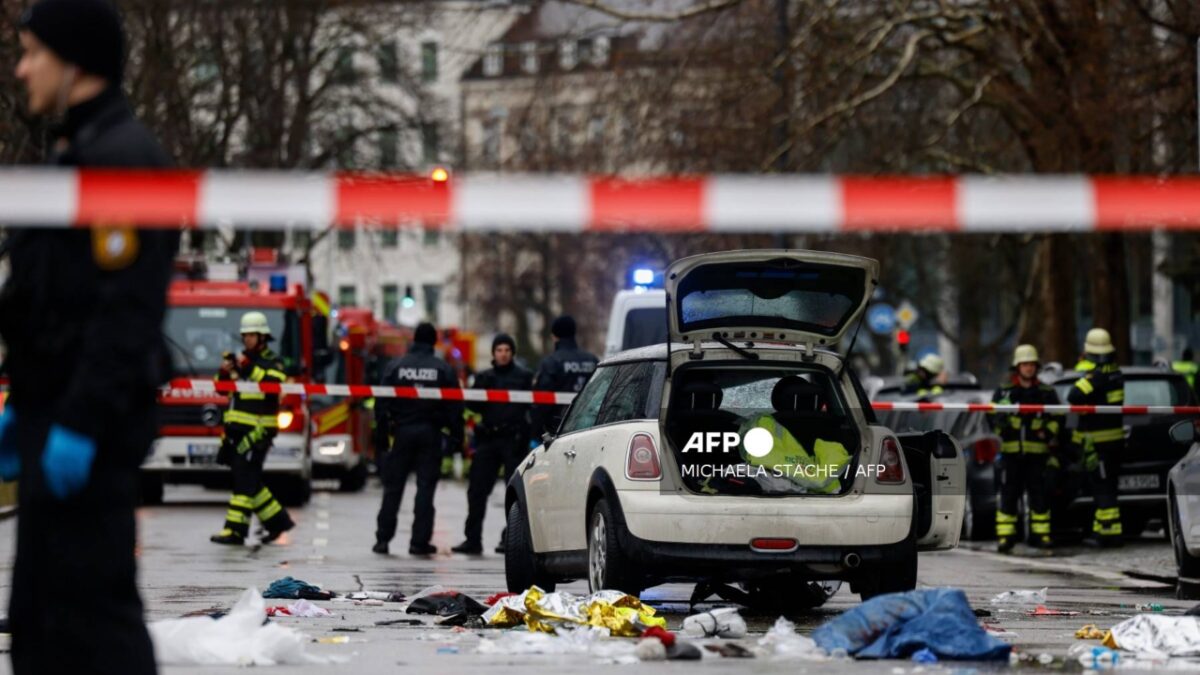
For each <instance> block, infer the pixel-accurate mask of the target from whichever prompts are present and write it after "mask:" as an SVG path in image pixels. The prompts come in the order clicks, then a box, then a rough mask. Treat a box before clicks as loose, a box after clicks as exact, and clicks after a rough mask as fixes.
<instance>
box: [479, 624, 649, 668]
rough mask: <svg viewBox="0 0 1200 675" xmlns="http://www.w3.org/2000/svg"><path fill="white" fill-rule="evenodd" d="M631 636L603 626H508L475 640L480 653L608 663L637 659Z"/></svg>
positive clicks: (625, 662) (629, 661)
mask: <svg viewBox="0 0 1200 675" xmlns="http://www.w3.org/2000/svg"><path fill="white" fill-rule="evenodd" d="M636 646H637V645H636V643H635V642H634V641H633V640H621V639H613V638H610V637H609V633H608V630H607V629H604V628H600V627H597V626H585V627H582V628H576V629H574V630H568V629H564V630H561V631H559V632H558V633H557V634H552V633H538V632H533V633H531V632H527V631H524V630H520V629H517V630H510V631H505V632H504V633H501V634H500V637H498V638H496V639H494V640H491V639H483V640H480V642H479V647H478V651H479V653H480V654H487V655H492V656H515V655H529V654H575V655H580V656H588V657H591V658H592V659H596V660H599V661H604V662H609V663H622V664H629V663H637V662H638V658H637V656H635V655H634V649H635V648H636Z"/></svg>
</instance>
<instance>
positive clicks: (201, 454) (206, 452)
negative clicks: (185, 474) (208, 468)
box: [187, 443, 219, 464]
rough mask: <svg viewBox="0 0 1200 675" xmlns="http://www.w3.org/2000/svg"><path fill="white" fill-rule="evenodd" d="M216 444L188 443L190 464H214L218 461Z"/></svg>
mask: <svg viewBox="0 0 1200 675" xmlns="http://www.w3.org/2000/svg"><path fill="white" fill-rule="evenodd" d="M218 447H219V446H218V445H217V444H216V443H188V446H187V454H188V464H213V463H215V462H216V461H217V449H218Z"/></svg>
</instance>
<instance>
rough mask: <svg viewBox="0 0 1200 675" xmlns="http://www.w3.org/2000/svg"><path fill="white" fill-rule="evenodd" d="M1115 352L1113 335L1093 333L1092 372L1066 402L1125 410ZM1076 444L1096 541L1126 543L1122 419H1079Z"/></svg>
mask: <svg viewBox="0 0 1200 675" xmlns="http://www.w3.org/2000/svg"><path fill="white" fill-rule="evenodd" d="M1114 351H1115V349H1114V348H1113V345H1112V338H1111V337H1110V336H1109V334H1108V331H1106V330H1104V329H1103V328H1093V329H1091V330H1089V331H1088V333H1087V340H1086V342H1085V343H1084V354H1085V359H1086V360H1087V361H1088V362H1090V363H1092V364H1093V367H1092V368H1091V369H1089V370H1086V371H1085V372H1084V375H1083V376H1082V377H1080V378H1079V379H1078V380H1076V381H1075V385H1074V386H1073V387H1072V388H1071V393H1070V394H1068V395H1067V402H1069V403H1071V404H1072V405H1124V404H1125V383H1124V380H1123V378H1122V377H1121V369H1120V368H1119V367H1118V366H1117V364H1116V363H1114V360H1115V357H1114V355H1113V352H1114ZM1071 441H1072V443H1074V444H1075V445H1077V446H1078V447H1079V449H1080V452H1081V455H1082V457H1083V468H1084V470H1085V471H1087V474H1088V482H1089V483H1090V484H1091V487H1092V499H1093V501H1094V503H1095V509H1096V510H1095V516H1094V519H1093V522H1092V534H1093V535H1094V539H1092V540H1091V541H1092V542H1093V543H1095V544H1097V545H1100V546H1119V545H1120V544H1121V509H1120V507H1118V506H1117V476H1118V472H1119V469H1120V459H1121V455H1122V454H1123V452H1124V449H1125V430H1124V429H1123V427H1122V418H1121V416H1120V415H1095V414H1087V415H1079V423H1078V426H1077V428H1076V429H1074V430H1073V431H1072V434H1071Z"/></svg>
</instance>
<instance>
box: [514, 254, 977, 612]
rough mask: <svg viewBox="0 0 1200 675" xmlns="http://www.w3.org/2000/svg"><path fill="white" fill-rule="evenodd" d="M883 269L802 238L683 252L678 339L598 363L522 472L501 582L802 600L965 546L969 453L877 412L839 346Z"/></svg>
mask: <svg viewBox="0 0 1200 675" xmlns="http://www.w3.org/2000/svg"><path fill="white" fill-rule="evenodd" d="M878 270H879V263H878V262H877V261H875V260H871V259H868V258H860V257H856V256H850V255H842V254H835V253H823V252H814V251H795V250H762V251H730V252H723V253H712V254H705V255H699V256H693V257H690V258H685V259H683V260H679V261H677V262H675V263H674V264H672V265H671V267H670V269H668V270H667V273H666V275H665V286H666V294H667V299H666V306H665V307H664V320H665V321H667V323H668V326H669V337H670V340H671V342H670V343H669V344H661V345H655V346H650V347H643V348H640V349H635V350H630V351H626V352H622V353H619V354H616V355H614V356H612V357H610V358H608V359H606V360H604V361H603V362H601V363H600V365H599V367H598V368H597V370H596V373H595V375H593V376H592V379H591V380H590V381H589V382H588V384H587V386H586V387H584V389H583V391H581V392H580V393H579V395H578V396H577V397H576V399H575V400H574V402H573V403H572V404H571V406H570V408H569V410H568V411H567V413H566V415H565V417H564V418H563V421H562V423H561V425H560V427H559V429H558V433H557V435H556V436H554V437H553V438H550V437H547V438H546V439H545V443H544V444H543V445H542V446H540V447H538V448H537V449H535V450H534V451H533V452H531V453H530V454H529V456H528V457H527V458H526V459H525V461H523V462H522V464H521V467H520V469H519V471H518V472H517V473H516V474H515V475H514V476H513V478H512V479H511V480H510V482H509V484H508V487H507V492H506V495H505V508H506V509H507V515H508V546H507V549H506V554H505V574H506V577H507V583H508V589H509V590H510V591H513V592H519V591H521V590H524V589H526V588H528V587H529V586H530V585H532V584H537V585H539V586H541V587H542V588H545V589H547V590H551V589H553V588H554V586H555V584H556V583H557V582H560V581H566V580H570V579H575V578H580V577H583V576H586V577H587V579H588V584H589V586H590V588H591V589H592V590H600V589H618V590H622V591H626V592H629V593H633V594H637V593H639V592H641V591H642V590H643V589H645V588H648V587H650V586H653V585H656V584H660V583H666V582H706V583H720V584H731V583H740V584H741V585H742V586H743V589H744V592H745V593H747V594H748V597H749V598H750V599H751V601H754V600H755V599H759V600H762V601H763V604H774V605H786V606H790V607H797V606H810V607H811V606H817V605H820V604H821V603H823V602H824V601H825V600H826V599H827V598H828V597H829V596H830V595H832V593H834V592H836V590H837V589H838V587H839V586H840V585H841V582H843V581H845V582H849V584H850V586H851V589H852V590H853V591H854V592H856V593H859V594H860V595H861V596H862V597H863V598H868V597H871V596H874V595H878V594H880V593H887V592H894V591H901V590H908V589H912V588H913V587H914V586H915V585H916V581H917V551H919V550H920V551H929V550H939V549H949V548H953V547H954V546H956V545H957V543H958V535H959V530H960V528H961V524H962V516H963V494H964V492H963V488H964V484H965V475H964V462H963V458H962V453H961V451H960V449H959V447H958V445H957V443H956V442H955V441H954V440H953V439H952V438H951V437H949V436H947V435H946V434H944V433H941V432H937V431H934V432H928V433H920V434H896V433H893V432H892V431H891V430H889V429H887V428H886V427H884V426H882V425H880V424H879V423H878V422H877V421H876V418H875V415H874V414H873V411H872V410H871V408H870V405H869V403H868V400H867V397H866V394H865V393H864V391H863V389H862V386H861V385H860V384H859V382H858V378H857V377H856V376H855V374H854V372H853V371H852V370H851V369H849V368H847V367H846V365H845V362H844V360H843V358H842V357H841V356H840V355H839V354H838V353H837V352H836V351H834V350H836V349H837V348H838V346H839V345H840V344H841V341H842V338H843V336H844V335H845V334H846V333H847V331H848V330H849V329H850V328H851V327H852V326H854V325H855V324H856V323H857V321H858V319H859V317H860V316H861V315H862V313H863V311H864V310H865V309H866V306H867V303H868V301H869V299H870V297H871V294H872V291H873V290H874V288H875V285H876V283H877V279H878Z"/></svg>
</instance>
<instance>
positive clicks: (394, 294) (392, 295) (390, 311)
mask: <svg viewBox="0 0 1200 675" xmlns="http://www.w3.org/2000/svg"><path fill="white" fill-rule="evenodd" d="M382 290H383V318H384V320H385V321H391V322H392V323H395V322H396V319H397V317H399V315H400V287H399V286H397V285H396V284H384V285H383V289H382Z"/></svg>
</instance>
